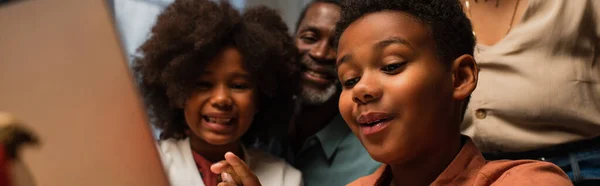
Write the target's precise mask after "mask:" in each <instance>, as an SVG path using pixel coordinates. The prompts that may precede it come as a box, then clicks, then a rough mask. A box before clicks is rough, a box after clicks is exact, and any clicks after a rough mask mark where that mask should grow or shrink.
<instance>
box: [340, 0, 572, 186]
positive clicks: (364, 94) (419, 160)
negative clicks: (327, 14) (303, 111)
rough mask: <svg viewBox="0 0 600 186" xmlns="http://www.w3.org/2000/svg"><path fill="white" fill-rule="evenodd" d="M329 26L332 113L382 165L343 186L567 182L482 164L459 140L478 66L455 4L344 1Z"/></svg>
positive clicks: (526, 169) (550, 167)
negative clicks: (334, 90) (334, 45)
mask: <svg viewBox="0 0 600 186" xmlns="http://www.w3.org/2000/svg"><path fill="white" fill-rule="evenodd" d="M336 29H337V30H336V38H337V41H339V42H338V55H337V63H336V65H337V72H338V77H339V79H340V82H341V83H342V86H343V90H342V93H341V96H340V102H339V109H340V113H341V114H342V117H343V118H344V120H345V121H346V123H347V124H348V125H349V127H350V128H351V129H352V131H353V132H354V134H355V135H356V136H358V138H359V139H360V141H361V142H362V144H363V145H364V146H365V148H366V149H367V151H368V152H369V154H370V155H371V157H373V159H375V160H377V161H379V162H382V163H384V164H385V165H383V166H382V167H381V168H380V169H379V170H378V171H377V172H375V173H374V174H372V175H370V176H366V177H363V178H360V179H358V180H356V181H355V182H352V183H351V184H350V185H386V186H387V185H469V186H471V185H571V183H570V182H569V179H568V178H567V176H566V175H565V173H564V172H563V171H562V170H561V169H560V168H558V167H557V166H555V165H554V164H551V163H547V162H541V161H532V160H518V161H508V160H502V161H486V160H485V159H484V158H483V156H482V155H481V153H480V152H479V150H478V149H477V147H476V146H475V145H474V144H473V142H472V141H471V140H470V139H469V138H468V137H466V136H461V134H460V131H459V125H460V123H461V120H462V116H463V114H464V110H465V106H466V104H467V102H468V98H469V95H470V94H471V92H472V91H473V90H474V89H475V87H476V85H477V72H478V67H477V64H476V62H475V61H474V59H473V57H472V55H473V48H474V44H475V39H474V36H473V35H472V32H471V30H472V29H471V25H470V23H469V20H468V19H467V18H466V17H465V15H464V14H463V12H462V10H461V6H460V4H459V2H458V1H457V0H396V1H389V0H371V1H364V0H349V1H347V2H346V4H344V5H343V6H342V17H341V20H340V22H338V25H337V27H336Z"/></svg>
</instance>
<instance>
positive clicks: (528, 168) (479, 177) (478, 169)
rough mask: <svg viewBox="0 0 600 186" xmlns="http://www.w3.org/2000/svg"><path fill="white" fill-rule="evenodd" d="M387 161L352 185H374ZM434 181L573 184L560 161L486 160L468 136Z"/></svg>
mask: <svg viewBox="0 0 600 186" xmlns="http://www.w3.org/2000/svg"><path fill="white" fill-rule="evenodd" d="M385 166H386V165H382V166H381V167H380V168H379V169H378V170H377V171H376V172H375V173H373V174H371V175H369V176H365V177H362V178H359V179H358V180H355V181H354V182H352V183H350V184H348V186H373V185H375V183H376V182H377V179H379V177H381V174H382V173H383V172H384V169H385ZM431 185H468V186H484V185H494V186H515V185H551V186H566V185H573V184H572V183H571V181H570V180H569V178H568V177H567V175H566V174H565V173H564V172H563V171H562V170H561V169H560V168H559V167H558V166H556V165H554V164H552V163H549V162H543V161H535V160H498V161H486V160H485V159H484V158H483V155H481V152H480V151H479V149H477V147H476V146H475V144H474V143H473V142H472V141H471V139H468V140H467V142H466V143H465V145H464V146H463V147H462V149H461V151H460V152H459V153H458V155H456V157H455V158H454V160H453V161H452V162H451V163H450V165H448V167H447V168H446V169H445V170H444V171H443V172H442V174H440V176H438V178H437V179H436V180H435V181H433V183H431Z"/></svg>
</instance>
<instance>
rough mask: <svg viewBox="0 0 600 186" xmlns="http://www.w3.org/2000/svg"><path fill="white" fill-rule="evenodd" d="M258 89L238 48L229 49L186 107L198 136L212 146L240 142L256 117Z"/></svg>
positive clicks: (203, 78) (202, 79)
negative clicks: (245, 66) (244, 64)
mask: <svg viewBox="0 0 600 186" xmlns="http://www.w3.org/2000/svg"><path fill="white" fill-rule="evenodd" d="M255 87H256V86H255V85H254V83H253V82H252V79H251V77H250V73H248V72H247V71H246V70H245V69H244V67H243V61H242V56H241V54H240V52H239V51H238V50H237V49H236V48H232V47H228V48H225V49H224V50H223V51H222V52H221V53H220V54H218V55H217V56H216V57H215V58H214V59H213V60H212V61H211V62H210V63H209V64H208V65H207V66H206V67H205V70H204V72H203V73H202V75H201V76H200V77H199V78H198V80H197V83H196V90H195V91H194V93H193V94H192V96H190V98H189V99H187V101H186V103H185V107H184V114H185V120H186V123H187V125H188V126H189V128H190V131H191V132H192V133H193V134H188V135H194V136H190V138H191V139H193V140H194V139H199V140H203V141H205V142H207V143H209V144H212V145H226V144H230V143H234V142H237V141H238V139H239V138H240V137H241V136H242V135H243V134H244V133H246V131H247V130H248V128H250V124H251V123H252V120H253V118H254V114H255V113H256V109H257V105H256V100H257V99H256V96H257V91H256V88H255Z"/></svg>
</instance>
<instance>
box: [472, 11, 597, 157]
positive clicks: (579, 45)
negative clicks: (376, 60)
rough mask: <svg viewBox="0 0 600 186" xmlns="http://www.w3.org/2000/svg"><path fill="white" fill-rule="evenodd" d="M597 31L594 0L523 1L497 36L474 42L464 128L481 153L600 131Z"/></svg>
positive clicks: (521, 148) (547, 143)
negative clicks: (475, 73)
mask: <svg viewBox="0 0 600 186" xmlns="http://www.w3.org/2000/svg"><path fill="white" fill-rule="evenodd" d="M599 37H600V0H529V5H528V7H527V10H526V11H525V14H524V15H523V18H522V20H521V22H520V23H519V24H517V25H515V26H514V27H513V28H512V30H511V31H510V33H508V35H507V36H506V37H505V38H504V39H503V40H501V41H499V42H498V43H496V44H495V45H493V46H483V45H477V46H476V48H475V59H476V60H477V62H478V64H479V67H480V68H481V71H480V73H479V83H478V85H477V88H476V89H475V92H473V94H472V98H471V101H470V103H469V107H468V109H467V113H466V115H465V119H464V122H463V125H462V128H461V129H462V131H463V133H464V134H466V135H469V136H470V137H471V138H472V139H473V140H474V142H475V143H476V144H477V146H478V147H479V148H480V149H481V150H482V151H483V152H497V151H526V150H533V149H538V148H543V147H547V146H551V145H556V144H561V143H567V142H571V141H576V140H582V139H587V138H592V137H596V136H600V43H599Z"/></svg>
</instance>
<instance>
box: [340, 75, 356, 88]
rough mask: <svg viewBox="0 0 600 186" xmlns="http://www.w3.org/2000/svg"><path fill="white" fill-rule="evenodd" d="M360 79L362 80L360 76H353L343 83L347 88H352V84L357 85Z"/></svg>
mask: <svg viewBox="0 0 600 186" xmlns="http://www.w3.org/2000/svg"><path fill="white" fill-rule="evenodd" d="M358 80H360V78H358V77H357V78H352V79H349V80H346V81H344V82H343V83H342V85H343V86H344V87H346V88H352V86H354V85H356V83H358Z"/></svg>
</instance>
